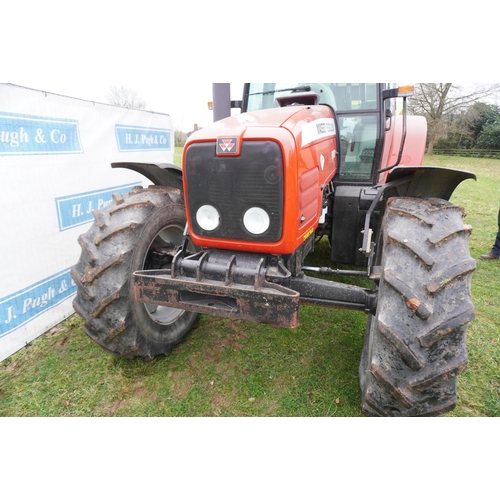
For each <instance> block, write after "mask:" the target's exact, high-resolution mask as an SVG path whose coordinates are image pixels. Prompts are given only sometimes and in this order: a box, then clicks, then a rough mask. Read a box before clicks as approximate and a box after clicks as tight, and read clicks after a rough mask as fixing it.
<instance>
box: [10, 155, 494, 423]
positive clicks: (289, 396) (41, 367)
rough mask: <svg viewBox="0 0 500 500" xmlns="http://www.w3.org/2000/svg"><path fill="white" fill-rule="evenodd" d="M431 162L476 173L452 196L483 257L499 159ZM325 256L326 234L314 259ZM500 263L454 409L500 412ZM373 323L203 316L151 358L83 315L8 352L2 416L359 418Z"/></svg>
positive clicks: (358, 318) (482, 277) (476, 281)
mask: <svg viewBox="0 0 500 500" xmlns="http://www.w3.org/2000/svg"><path fill="white" fill-rule="evenodd" d="M176 153H177V154H176V163H177V164H180V163H179V162H180V150H177V152H176ZM425 163H426V164H428V165H443V166H447V167H453V168H459V169H464V170H470V171H472V172H474V173H475V174H476V175H477V176H478V181H477V182H473V181H466V182H464V183H463V184H462V185H461V186H459V188H458V189H457V190H456V192H455V194H454V196H453V198H452V201H453V202H454V203H456V204H458V205H461V206H463V207H464V208H465V210H466V212H467V218H466V222H467V223H469V224H471V225H472V226H473V227H474V229H473V233H472V237H471V240H470V247H471V254H472V256H473V257H475V258H477V257H478V256H479V255H480V254H482V253H485V252H486V251H488V250H489V249H490V247H491V244H492V242H493V240H494V237H495V234H496V230H497V226H496V222H497V219H496V217H497V212H498V206H499V201H498V185H499V183H500V161H499V160H486V159H472V158H457V157H444V156H443V157H442V156H434V157H432V158H426V160H425ZM327 257H328V248H327V246H326V244H324V245H322V244H320V245H319V246H318V249H317V252H316V253H315V255H314V256H313V257H312V260H313V261H315V262H323V263H326V262H327ZM499 272H500V262H497V261H494V262H483V261H480V260H478V261H477V271H476V272H475V274H474V276H473V280H472V283H473V285H472V293H473V300H474V303H475V306H476V315H477V318H476V320H474V321H473V322H472V323H471V325H470V327H469V331H468V351H469V365H468V368H467V370H466V372H465V373H464V374H462V375H461V376H460V378H459V401H458V406H457V408H456V409H455V410H454V411H453V412H451V413H449V414H448V416H500V366H499V365H500V351H499V336H500V335H499V332H498V325H499V318H500V307H499V303H500V286H499ZM365 325H366V316H365V315H364V314H363V313H359V312H349V311H344V310H336V309H324V308H318V307H311V306H303V307H302V308H301V313H300V326H299V327H298V328H297V329H294V330H289V329H284V328H276V327H271V326H267V325H261V324H257V323H247V322H243V321H234V320H228V319H221V318H216V317H211V316H202V318H201V321H200V324H199V326H198V327H197V328H196V329H195V330H193V331H192V332H191V333H190V334H189V335H188V337H187V339H186V341H185V342H184V343H182V344H180V345H179V346H177V348H175V349H174V351H173V352H172V354H171V355H170V356H168V357H166V358H160V359H156V360H154V361H151V362H144V361H140V360H134V361H127V360H124V359H120V358H117V357H115V356H113V355H112V354H109V353H107V352H105V351H103V350H102V349H101V348H100V347H98V346H97V345H96V344H94V342H92V341H91V340H90V339H89V338H88V337H87V336H86V335H85V334H84V333H83V330H82V322H81V320H80V318H79V317H78V316H76V315H74V316H72V317H70V318H69V319H67V320H66V321H65V322H63V323H61V324H60V325H58V326H56V327H55V328H52V329H51V330H50V331H49V332H47V333H46V334H44V335H42V336H41V337H39V338H38V339H37V340H35V341H34V342H33V343H32V344H31V345H30V346H28V347H26V348H24V349H22V350H21V351H19V352H17V353H15V354H14V355H12V356H11V357H10V358H8V359H6V360H4V361H2V362H1V363H0V416H18V417H21V416H305V417H306V416H323V417H325V416H330V417H358V416H362V414H361V412H360V391H359V387H358V364H359V358H360V354H361V348H362V345H363V335H364V331H365Z"/></svg>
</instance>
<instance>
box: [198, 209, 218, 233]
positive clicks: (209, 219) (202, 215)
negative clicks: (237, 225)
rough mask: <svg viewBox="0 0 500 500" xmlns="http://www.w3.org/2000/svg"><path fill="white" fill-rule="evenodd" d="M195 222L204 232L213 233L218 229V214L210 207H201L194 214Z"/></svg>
mask: <svg viewBox="0 0 500 500" xmlns="http://www.w3.org/2000/svg"><path fill="white" fill-rule="evenodd" d="M196 222H197V223H198V225H199V226H200V227H201V228H202V229H204V230H205V231H213V230H214V229H217V227H219V223H220V215H219V212H218V211H217V209H216V208H215V207H213V206H212V205H203V206H202V207H200V208H199V209H198V211H197V212H196Z"/></svg>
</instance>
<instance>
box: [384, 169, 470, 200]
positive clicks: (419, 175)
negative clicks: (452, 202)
mask: <svg viewBox="0 0 500 500" xmlns="http://www.w3.org/2000/svg"><path fill="white" fill-rule="evenodd" d="M405 177H409V178H410V180H409V181H408V182H407V183H402V184H399V183H398V184H399V185H398V186H396V187H394V188H392V189H390V196H407V197H413V198H441V199H443V200H447V201H449V199H450V197H451V195H452V194H453V191H455V189H456V187H457V186H458V185H459V184H460V183H461V182H463V181H465V180H467V179H474V180H476V175H475V174H473V173H472V172H467V171H466V170H454V169H451V168H444V167H396V168H394V169H393V170H391V171H390V173H389V175H388V177H387V184H389V185H390V183H391V182H393V181H400V180H402V179H403V178H405ZM393 191H396V193H393Z"/></svg>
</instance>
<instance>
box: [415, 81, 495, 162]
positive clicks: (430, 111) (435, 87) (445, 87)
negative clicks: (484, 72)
mask: <svg viewBox="0 0 500 500" xmlns="http://www.w3.org/2000/svg"><path fill="white" fill-rule="evenodd" d="M499 97H500V84H496V83H495V84H488V85H482V84H472V85H471V86H470V87H469V88H468V89H466V88H463V87H460V86H458V85H456V84H453V83H417V84H416V85H415V94H414V96H413V97H411V98H410V99H408V109H409V111H410V113H412V114H414V115H421V116H424V117H425V118H426V119H427V154H433V153H434V150H438V149H455V150H456V149H458V150H460V149H463V150H474V149H477V150H485V149H488V150H492V149H493V150H500V107H499V106H498V105H497V104H493V103H492V102H493V101H495V99H498V98H499ZM485 101H489V102H485Z"/></svg>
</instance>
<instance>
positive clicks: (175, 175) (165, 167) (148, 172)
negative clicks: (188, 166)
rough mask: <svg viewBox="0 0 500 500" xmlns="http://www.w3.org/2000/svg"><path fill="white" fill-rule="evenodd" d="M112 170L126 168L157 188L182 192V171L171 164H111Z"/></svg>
mask: <svg viewBox="0 0 500 500" xmlns="http://www.w3.org/2000/svg"><path fill="white" fill-rule="evenodd" d="M111 167H112V168H127V169H128V170H133V171H134V172H138V173H139V174H141V175H144V177H147V178H148V179H149V180H150V181H151V182H152V183H153V184H156V185H157V186H167V187H173V188H176V189H180V190H181V191H182V169H181V168H180V167H178V166H177V165H172V164H171V163H159V164H156V163H112V164H111Z"/></svg>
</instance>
